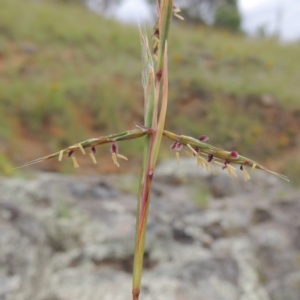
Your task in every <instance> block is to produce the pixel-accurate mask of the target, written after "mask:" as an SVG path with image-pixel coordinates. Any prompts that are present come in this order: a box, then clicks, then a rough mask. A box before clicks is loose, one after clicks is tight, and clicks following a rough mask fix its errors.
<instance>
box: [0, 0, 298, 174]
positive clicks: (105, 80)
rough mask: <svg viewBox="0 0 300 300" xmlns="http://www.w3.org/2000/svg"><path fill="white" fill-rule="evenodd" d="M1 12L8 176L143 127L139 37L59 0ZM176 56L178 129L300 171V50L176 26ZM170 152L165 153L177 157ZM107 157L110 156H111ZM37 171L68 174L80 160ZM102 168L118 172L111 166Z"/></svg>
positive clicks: (132, 152)
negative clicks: (69, 149) (35, 161)
mask: <svg viewBox="0 0 300 300" xmlns="http://www.w3.org/2000/svg"><path fill="white" fill-rule="evenodd" d="M51 2H52V3H51ZM0 7H1V9H0V120H1V126H0V146H1V148H0V169H1V170H2V172H4V173H9V172H10V168H11V165H18V164H21V163H23V162H25V161H27V160H30V159H32V158H36V157H38V156H43V155H45V154H48V153H49V152H53V151H56V150H58V149H60V148H62V147H65V146H68V145H70V144H73V143H76V142H78V141H81V140H84V139H86V138H88V137H93V136H99V135H103V134H109V133H113V132H117V131H120V130H123V129H126V128H133V127H134V124H136V123H142V112H143V107H142V103H143V98H142V95H143V93H142V88H141V84H140V69H141V63H140V46H139V37H138V30H137V28H135V27H129V26H125V25H120V24H118V23H116V22H113V21H108V20H104V19H102V18H101V17H100V16H98V15H96V14H93V13H91V12H88V11H87V10H85V9H83V8H81V7H78V6H76V5H70V4H69V5H62V4H60V5H59V4H53V1H40V2H38V3H37V2H31V1H21V0H10V1H7V0H0ZM170 49H171V54H170V71H171V75H170V82H171V83H170V96H171V99H170V100H171V101H170V105H169V113H168V121H167V125H166V126H167V128H168V129H173V130H176V131H177V132H178V133H182V134H190V135H195V136H198V135H201V134H207V135H208V136H210V141H211V142H212V143H214V144H216V145H219V146H220V145H222V146H223V147H226V148H229V149H235V150H237V151H239V152H243V153H244V154H245V155H250V156H252V157H254V158H255V159H258V160H260V161H261V162H266V161H267V164H269V165H270V163H272V164H273V162H274V161H276V163H274V167H273V169H274V168H275V169H277V170H278V169H285V171H287V172H288V173H291V174H292V173H293V172H294V173H295V174H297V173H299V169H296V168H295V167H294V165H295V159H297V157H296V155H295V154H294V153H299V129H298V128H299V125H300V117H299V115H300V102H299V101H298V95H300V84H299V82H300V68H299V60H298V57H299V45H289V46H282V45H279V44H278V43H277V42H276V41H272V40H269V41H264V40H251V39H247V38H245V37H243V36H239V35H231V34H229V33H227V32H221V31H215V30H212V29H206V28H202V27H194V28H187V27H185V25H184V23H176V24H174V26H173V28H172V34H171V39H170ZM120 146H121V147H122V150H123V151H122V152H123V153H125V154H127V155H129V156H136V154H137V153H138V152H139V151H140V150H141V148H142V146H141V142H134V143H124V145H120ZM167 147H168V145H167V144H166V145H165V150H166V151H164V152H163V156H167V155H169V153H168V151H167V150H168V148H167ZM101 155H102V157H103V158H106V157H107V155H109V153H108V149H107V148H103V149H102V150H101V151H100V156H101ZM103 161H106V160H105V159H104V160H103ZM131 161H133V160H131ZM134 161H138V159H134ZM298 163H300V159H299V158H298ZM83 164H86V165H87V166H88V165H90V163H89V162H86V163H85V162H83ZM37 167H39V168H42V169H48V170H63V171H68V168H69V163H68V162H65V163H63V164H61V165H58V164H57V162H53V163H49V164H42V165H39V166H37ZM128 167H129V166H128ZM133 168H134V166H133ZM101 170H102V171H104V172H107V171H110V170H114V168H113V166H112V165H110V164H107V163H104V164H101V166H99V167H98V170H97V171H101ZM95 171H96V170H95Z"/></svg>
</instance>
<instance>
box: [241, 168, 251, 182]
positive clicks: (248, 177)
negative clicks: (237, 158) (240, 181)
mask: <svg viewBox="0 0 300 300" xmlns="http://www.w3.org/2000/svg"><path fill="white" fill-rule="evenodd" d="M240 170H241V171H243V176H244V180H245V181H247V180H248V179H250V175H249V174H248V172H247V171H246V170H245V169H244V168H243V166H240Z"/></svg>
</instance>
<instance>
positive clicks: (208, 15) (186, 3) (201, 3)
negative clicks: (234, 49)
mask: <svg viewBox="0 0 300 300" xmlns="http://www.w3.org/2000/svg"><path fill="white" fill-rule="evenodd" d="M148 2H149V3H150V4H152V5H154V4H155V3H156V0H148ZM175 4H176V5H178V6H179V7H180V9H181V11H182V12H181V15H182V16H183V17H184V19H185V21H186V22H188V23H193V24H208V25H210V24H214V23H215V22H216V18H218V21H217V22H218V24H219V23H220V22H219V19H221V21H222V20H225V22H224V25H225V27H226V28H229V29H231V27H230V25H229V26H228V23H233V21H231V19H232V18H233V17H232V16H233V12H234V15H235V17H236V16H238V17H239V19H241V16H240V14H239V11H238V6H237V1H236V0H182V1H180V0H178V1H175ZM224 7H225V10H226V11H224V12H223V10H224ZM228 11H229V12H228ZM223 15H224V16H223ZM229 17H230V20H228V21H227V19H229ZM220 24H221V23H220Z"/></svg>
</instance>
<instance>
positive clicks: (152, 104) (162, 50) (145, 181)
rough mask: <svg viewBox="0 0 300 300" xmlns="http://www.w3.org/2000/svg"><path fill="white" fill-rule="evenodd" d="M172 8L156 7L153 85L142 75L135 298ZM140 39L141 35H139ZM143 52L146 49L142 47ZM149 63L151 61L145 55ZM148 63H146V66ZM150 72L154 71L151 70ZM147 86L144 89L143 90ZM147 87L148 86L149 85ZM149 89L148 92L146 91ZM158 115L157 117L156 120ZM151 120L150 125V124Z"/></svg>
mask: <svg viewBox="0 0 300 300" xmlns="http://www.w3.org/2000/svg"><path fill="white" fill-rule="evenodd" d="M172 10H173V1H172V0H162V1H161V2H160V5H159V7H158V11H159V26H158V28H159V32H160V34H161V36H162V39H161V40H160V44H159V50H158V63H157V70H156V73H155V84H154V85H153V88H151V84H152V83H154V82H153V81H152V77H151V76H148V74H146V75H147V77H146V76H145V75H144V76H143V79H144V80H145V79H150V80H151V84H150V83H149V81H148V82H147V83H145V84H143V86H144V91H145V97H146V103H145V104H146V111H145V126H146V127H151V129H152V134H151V135H150V136H149V135H148V136H147V137H146V138H145V147H144V161H143V169H142V174H141V179H140V191H139V199H138V204H137V212H136V214H137V216H136V240H135V250H134V263H133V282H132V299H133V300H138V299H139V295H140V290H141V279H142V271H143V259H144V248H145V237H146V228H147V219H148V211H149V202H150V191H151V186H152V180H153V174H154V168H155V164H156V160H157V156H158V152H159V148H160V143H161V139H162V135H163V130H164V123H165V117H166V109H167V102H168V88H167V86H168V76H167V75H168V70H167V63H166V61H167V47H166V44H167V37H168V32H169V27H170V22H171V16H172ZM143 38H144V37H143ZM145 45H148V44H147V43H145V42H144V47H143V43H142V48H144V49H145V48H146V46H145ZM144 52H146V53H147V51H145V50H144ZM148 60H149V63H150V64H151V63H152V60H150V58H148ZM149 63H147V64H146V65H147V66H149ZM150 70H151V71H149V74H152V70H154V69H152V68H150ZM153 74H154V73H153ZM161 82H163V95H162V96H161V95H160V91H161ZM145 87H147V90H145ZM149 87H150V88H149ZM148 91H149V92H148ZM160 98H161V109H160V111H159V100H160ZM158 114H159V120H158ZM150 120H151V124H149V123H150Z"/></svg>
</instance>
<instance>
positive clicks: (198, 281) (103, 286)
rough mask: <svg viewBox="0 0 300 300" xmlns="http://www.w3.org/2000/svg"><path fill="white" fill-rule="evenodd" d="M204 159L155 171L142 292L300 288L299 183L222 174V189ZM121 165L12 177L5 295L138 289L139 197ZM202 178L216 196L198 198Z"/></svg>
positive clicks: (296, 293) (93, 294) (0, 294)
mask: <svg viewBox="0 0 300 300" xmlns="http://www.w3.org/2000/svg"><path fill="white" fill-rule="evenodd" d="M193 163H194V162H192V161H191V162H190V165H188V163H187V166H188V167H186V168H185V169H184V172H183V173H180V172H181V171H180V172H179V174H177V173H176V172H177V170H175V169H172V168H173V167H175V166H173V167H172V168H171V167H170V169H168V168H169V167H168V168H167V169H165V171H164V168H163V167H160V168H162V169H158V171H157V172H156V173H155V177H154V182H153V185H154V192H153V193H152V199H151V203H150V212H149V218H148V227H147V236H146V245H145V258H144V276H143V284H142V299H146V300H154V299H155V300H160V299H176V300H181V299H182V300H185V299H190V300H199V299H200V300H252V299H256V300H279V299H287V300H296V299H300V290H299V278H300V275H299V270H298V269H299V268H298V258H299V257H298V253H299V250H300V242H299V241H300V229H299V228H300V222H299V214H300V204H299V191H288V190H287V191H285V192H284V193H283V192H282V190H283V186H282V185H280V184H278V182H277V181H276V180H273V179H269V177H268V176H265V177H264V176H261V175H259V174H260V173H257V174H258V175H256V172H255V173H254V176H253V182H251V183H247V185H246V184H245V183H244V182H243V181H242V180H241V179H240V178H238V179H234V180H232V179H230V180H229V178H228V176H227V174H226V173H222V174H221V176H220V177H219V178H220V179H218V180H220V182H221V183H222V182H223V183H224V182H225V183H226V184H227V183H228V185H230V184H232V186H230V187H229V188H228V190H226V187H223V188H222V189H221V192H220V193H219V194H217V193H216V192H214V189H215V188H216V186H219V184H221V183H218V181H215V178H217V177H211V176H212V175H210V174H208V173H206V172H203V171H200V169H199V168H195V170H192V167H191V164H193ZM183 164H184V165H185V166H186V163H185V161H184V160H183ZM162 166H163V164H162ZM169 166H170V165H169ZM180 167H181V166H179V167H177V166H176V168H180ZM114 176H115V175H114ZM114 176H105V177H95V176H94V177H91V176H82V177H79V178H78V177H72V176H63V175H57V174H41V175H39V176H37V178H30V179H21V178H19V179H16V178H12V179H2V180H1V181H0V195H1V199H0V249H1V251H0V299H5V300H27V299H32V300H69V299H72V300H85V299H86V300H93V299H95V300H96V299H97V300H98V299H101V300H102V299H106V300H110V299H114V300H115V299H120V300H123V299H124V300H125V299H126V300H127V299H130V295H131V291H130V289H131V270H132V263H133V262H132V260H133V249H134V241H135V209H136V201H137V200H136V196H133V195H131V194H130V193H129V190H127V191H126V193H124V192H122V189H121V190H118V189H116V188H114V183H115V182H116V178H115V177H114ZM199 177H200V179H199ZM212 178H213V179H212ZM120 180H121V179H120ZM199 180H201V181H202V182H204V185H205V186H208V187H209V190H210V192H211V194H212V195H213V194H216V195H215V196H217V197H218V198H216V197H213V196H212V197H211V201H210V205H209V207H205V208H203V207H202V208H199V207H197V205H196V204H195V203H193V202H192V201H190V199H191V198H192V195H193V190H192V188H191V185H190V184H189V183H188V182H189V181H190V182H191V183H192V184H194V185H195V184H197V182H198V181H199ZM227 180H229V181H227ZM182 183H184V184H182ZM223 183H222V184H223ZM226 184H225V186H226ZM219 197H222V200H220V198H219Z"/></svg>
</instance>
